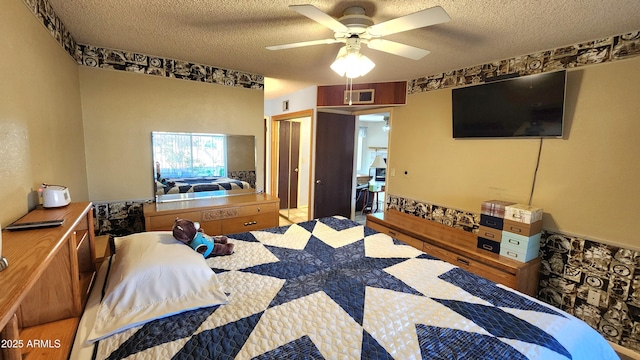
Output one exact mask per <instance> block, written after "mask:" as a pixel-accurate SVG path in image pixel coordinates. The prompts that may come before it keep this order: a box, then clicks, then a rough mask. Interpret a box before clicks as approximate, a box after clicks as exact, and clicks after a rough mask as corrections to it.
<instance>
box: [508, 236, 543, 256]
mask: <svg viewBox="0 0 640 360" xmlns="http://www.w3.org/2000/svg"><path fill="white" fill-rule="evenodd" d="M540 237H541V234H536V235H533V236H523V235H518V234H514V233H511V232H508V231H503V232H502V242H501V243H500V255H503V256H507V257H509V258H511V259H513V260H516V261H520V262H527V261H529V260H531V259H535V258H537V257H538V254H539V252H540Z"/></svg>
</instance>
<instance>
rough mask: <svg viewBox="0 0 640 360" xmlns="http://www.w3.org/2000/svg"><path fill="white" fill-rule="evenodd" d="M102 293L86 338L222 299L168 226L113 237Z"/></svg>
mask: <svg viewBox="0 0 640 360" xmlns="http://www.w3.org/2000/svg"><path fill="white" fill-rule="evenodd" d="M115 245H116V253H115V255H114V256H115V258H114V260H113V263H112V264H111V270H110V273H109V278H108V280H107V288H106V291H105V296H104V299H103V300H102V302H101V303H100V307H99V309H98V315H97V316H96V321H95V324H94V326H93V329H91V332H90V333H89V337H88V339H89V340H88V343H93V342H95V341H97V340H100V339H103V338H105V337H107V336H110V335H112V334H115V333H118V332H120V331H124V330H127V329H130V328H132V327H135V326H139V325H142V324H144V323H146V322H149V321H151V320H154V319H159V318H163V317H167V316H171V315H174V314H178V313H180V312H183V311H187V310H192V309H197V308H201V307H207V306H213V305H218V304H223V303H225V302H226V301H227V297H226V295H225V293H224V292H223V291H222V290H221V288H220V284H219V283H218V280H217V278H216V275H215V273H214V272H213V270H211V268H210V267H209V266H208V265H207V263H206V261H205V259H204V258H203V257H202V255H201V254H198V253H197V252H195V251H194V250H193V249H191V247H189V246H187V245H185V244H183V243H181V242H179V241H178V240H176V239H175V238H174V237H173V235H172V234H171V232H167V231H155V232H146V233H138V234H133V235H129V236H125V237H120V238H116V239H115Z"/></svg>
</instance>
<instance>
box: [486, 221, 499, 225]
mask: <svg viewBox="0 0 640 360" xmlns="http://www.w3.org/2000/svg"><path fill="white" fill-rule="evenodd" d="M487 224H489V225H498V223H497V222H495V221H487Z"/></svg>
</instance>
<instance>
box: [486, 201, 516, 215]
mask: <svg viewBox="0 0 640 360" xmlns="http://www.w3.org/2000/svg"><path fill="white" fill-rule="evenodd" d="M513 204H515V203H514V202H513V201H503V200H487V201H483V202H482V207H481V209H480V213H481V214H485V215H489V216H494V217H498V218H504V208H505V207H506V206H508V205H513Z"/></svg>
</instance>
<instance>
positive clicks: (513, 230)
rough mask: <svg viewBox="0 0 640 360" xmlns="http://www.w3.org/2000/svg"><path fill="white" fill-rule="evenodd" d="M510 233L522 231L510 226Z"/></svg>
mask: <svg viewBox="0 0 640 360" xmlns="http://www.w3.org/2000/svg"><path fill="white" fill-rule="evenodd" d="M511 231H512V232H522V229H520V228H517V227H515V226H512V227H511Z"/></svg>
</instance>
